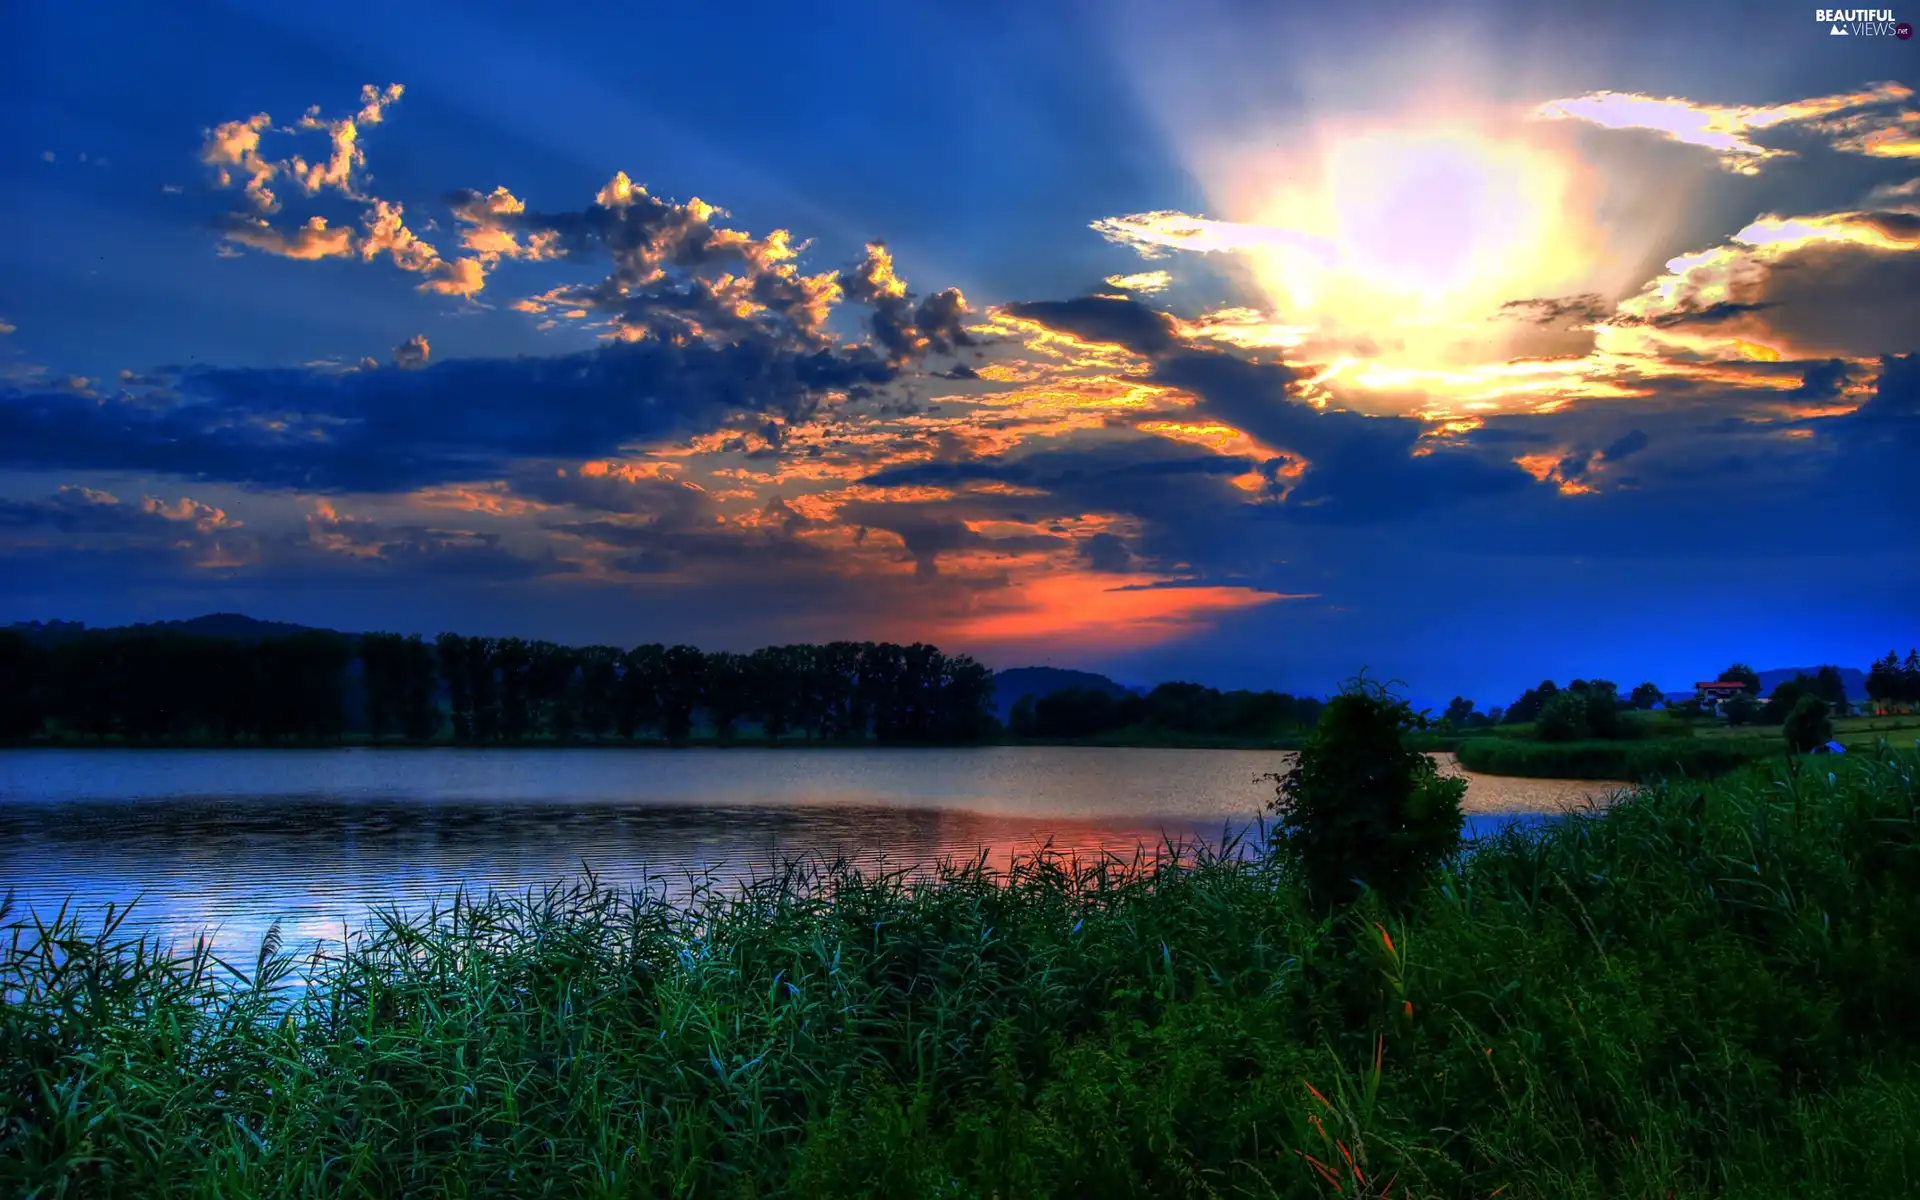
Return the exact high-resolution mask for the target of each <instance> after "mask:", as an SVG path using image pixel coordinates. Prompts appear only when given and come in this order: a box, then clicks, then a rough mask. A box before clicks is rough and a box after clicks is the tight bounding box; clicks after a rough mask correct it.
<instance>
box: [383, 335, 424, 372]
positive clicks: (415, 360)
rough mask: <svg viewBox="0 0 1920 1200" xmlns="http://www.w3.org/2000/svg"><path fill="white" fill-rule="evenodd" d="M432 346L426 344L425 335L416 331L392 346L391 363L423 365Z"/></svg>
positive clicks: (411, 365)
mask: <svg viewBox="0 0 1920 1200" xmlns="http://www.w3.org/2000/svg"><path fill="white" fill-rule="evenodd" d="M432 353H433V348H432V347H431V346H429V345H427V339H426V335H424V334H419V333H416V334H414V335H413V336H412V337H410V338H408V339H407V340H406V341H404V342H401V343H400V344H399V345H398V346H395V347H394V348H393V364H394V365H395V366H397V367H424V366H426V365H427V357H428V356H429V355H430V354H432Z"/></svg>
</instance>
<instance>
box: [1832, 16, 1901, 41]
mask: <svg viewBox="0 0 1920 1200" xmlns="http://www.w3.org/2000/svg"><path fill="white" fill-rule="evenodd" d="M1813 19H1814V20H1815V21H1817V22H1819V23H1820V24H1822V25H1825V26H1826V27H1827V36H1828V37H1889V36H1891V37H1897V38H1899V39H1900V40H1901V41H1903V42H1904V41H1906V40H1907V39H1908V38H1910V37H1912V36H1913V26H1912V25H1911V24H1909V23H1907V22H1906V21H1895V20H1894V17H1893V10H1892V9H1890V8H1816V9H1814V10H1813Z"/></svg>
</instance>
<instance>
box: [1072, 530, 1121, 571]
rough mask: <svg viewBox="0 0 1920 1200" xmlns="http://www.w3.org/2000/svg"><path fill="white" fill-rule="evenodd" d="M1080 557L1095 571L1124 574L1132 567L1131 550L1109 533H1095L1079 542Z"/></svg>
mask: <svg viewBox="0 0 1920 1200" xmlns="http://www.w3.org/2000/svg"><path fill="white" fill-rule="evenodd" d="M1080 558H1081V560H1082V561H1083V562H1085V563H1086V564H1087V566H1089V567H1091V568H1093V569H1094V570H1096V571H1111V572H1113V573H1115V574H1124V573H1126V572H1128V571H1131V570H1132V569H1133V565H1134V564H1133V552H1132V551H1131V550H1128V549H1127V544H1126V542H1124V541H1122V540H1121V539H1120V538H1119V537H1117V536H1115V535H1114V534H1111V533H1096V534H1094V535H1093V536H1092V537H1090V538H1087V539H1086V540H1085V541H1083V542H1081V543H1080Z"/></svg>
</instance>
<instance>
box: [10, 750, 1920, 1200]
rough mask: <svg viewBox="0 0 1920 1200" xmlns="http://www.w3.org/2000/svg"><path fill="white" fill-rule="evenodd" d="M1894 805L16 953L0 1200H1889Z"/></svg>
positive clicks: (1901, 929)
mask: <svg viewBox="0 0 1920 1200" xmlns="http://www.w3.org/2000/svg"><path fill="white" fill-rule="evenodd" d="M1917 775H1920V761H1917V760H1916V756H1915V754H1914V752H1912V751H1895V750H1891V749H1888V748H1887V747H1885V746H1882V747H1880V748H1879V750H1878V751H1877V752H1874V753H1869V754H1857V755H1849V756H1846V758H1844V759H1840V760H1834V761H1831V762H1828V761H1817V760H1804V761H1803V762H1802V763H1800V764H1789V763H1786V762H1783V761H1775V762H1771V763H1764V764H1757V765H1754V766H1751V767H1747V768H1744V769H1742V770H1741V771H1740V772H1738V773H1736V774H1734V775H1731V776H1728V777H1725V778H1722V779H1720V780H1717V781H1714V782H1712V783H1693V782H1688V781H1685V780H1674V781H1669V782H1665V783H1662V784H1659V785H1654V786H1647V787H1642V788H1640V789H1638V790H1637V791H1635V792H1634V793H1633V794H1632V795H1631V796H1628V797H1625V798H1623V799H1622V800H1621V801H1620V802H1618V803H1616V804H1615V805H1613V806H1611V807H1610V808H1608V809H1607V810H1605V811H1604V812H1602V811H1595V812H1591V813H1581V814H1575V815H1573V816H1572V817H1570V818H1569V819H1567V820H1566V821H1563V822H1560V823H1557V824H1553V825H1550V826H1547V827H1545V828H1544V829H1542V830H1539V831H1534V832H1525V833H1523V832H1509V833H1507V834H1505V835H1502V836H1501V837H1499V838H1497V839H1494V840H1491V841H1489V842H1485V843H1482V844H1481V845H1480V846H1479V847H1478V849H1477V851H1476V852H1475V853H1473V854H1471V855H1462V856H1460V857H1459V858H1458V859H1457V860H1456V861H1455V862H1453V863H1452V864H1451V865H1450V866H1449V867H1447V868H1446V869H1445V870H1443V871H1441V872H1440V873H1438V874H1437V875H1436V877H1435V878H1434V880H1433V881H1432V884H1431V886H1430V887H1429V888H1428V890H1427V891H1426V893H1425V894H1424V895H1423V896H1422V898H1421V899H1420V900H1419V901H1418V903H1416V904H1415V905H1413V906H1412V907H1411V908H1410V909H1408V910H1406V911H1404V912H1397V913H1396V912H1389V911H1387V910H1385V909H1383V908H1381V907H1380V906H1378V905H1377V904H1376V903H1375V902H1374V901H1373V900H1372V899H1371V898H1363V899H1362V901H1361V902H1360V904H1359V905H1358V906H1356V907H1355V908H1354V909H1352V910H1350V911H1346V912H1343V913H1339V914H1334V915H1328V914H1324V913H1319V912H1315V911H1311V910H1309V909H1308V908H1307V906H1306V905H1305V903H1304V902H1303V901H1302V900H1301V899H1300V896H1301V892H1300V890H1299V888H1298V887H1297V886H1296V880H1295V876H1294V874H1293V868H1292V866H1291V865H1290V864H1289V863H1288V862H1286V861H1285V860H1284V859H1283V858H1281V857H1278V856H1264V855H1260V854H1247V853H1239V852H1236V850H1235V848H1234V847H1228V849H1227V850H1226V851H1225V852H1213V851H1209V850H1207V849H1205V848H1204V847H1198V848H1184V849H1183V850H1182V852H1181V853H1178V854H1166V855H1162V856H1160V857H1159V858H1158V859H1157V860H1156V859H1151V858H1147V857H1141V858H1138V859H1135V860H1133V861H1128V862H1122V861H1119V860H1115V859H1106V860H1100V861H1092V862H1076V861H1074V860H1072V859H1069V858H1064V857H1062V856H1060V855H1057V854H1051V853H1041V854H1038V855H1035V856H1033V857H1030V858H1026V859H1022V860H1020V861H1018V862H1016V863H1015V865H1014V867H1013V868H1012V869H1011V870H1010V871H1006V872H998V871H994V870H990V869H988V868H987V866H986V864H985V863H984V862H975V863H959V864H947V865H945V866H944V867H943V868H942V869H941V870H940V871H939V872H937V873H936V874H935V875H934V876H932V877H930V878H914V877H912V876H910V875H908V874H906V873H894V874H885V875H870V874H861V873H859V872H857V871H853V870H850V869H848V868H847V867H846V866H845V864H831V863H824V864H800V863H792V864H788V865H787V866H786V867H785V868H784V869H783V870H780V871H778V872H775V873H772V874H770V875H768V876H767V877H765V878H762V879H759V880H756V881H753V882H751V883H749V884H747V885H745V886H740V887H736V888H711V889H705V890H698V891H696V894H695V895H694V896H693V898H692V899H691V900H684V899H683V900H679V901H676V902H669V901H668V900H666V899H665V898H664V897H662V896H658V895H653V894H650V893H644V892H638V891H630V892H624V893H623V892H619V891H615V890H613V889H610V888H607V887H605V886H603V885H602V884H601V883H600V882H599V881H598V880H595V879H593V878H592V877H591V876H586V877H583V878H582V879H581V880H579V881H578V882H577V883H574V884H572V885H569V886H566V887H557V888H554V889H551V890H548V891H545V892H541V893H532V894H526V895H520V896H500V895H488V896H476V897H468V896H462V897H458V898H456V899H455V900H454V901H453V902H452V903H450V904H449V905H447V906H446V907H443V908H439V909H436V910H433V911H430V912H425V913H412V914H409V913H401V912H387V913H384V914H383V915H382V917H381V919H380V920H379V921H378V922H376V923H375V924H374V926H373V927H372V928H370V929H368V930H367V931H365V933H364V934H363V935H361V936H359V937H357V938H356V939H354V941H353V942H352V943H350V944H349V945H348V946H347V947H346V948H345V949H344V950H343V951H339V952H329V953H325V954H322V953H319V952H305V951H301V952H296V951H295V950H293V949H291V948H288V947H284V946H281V945H279V944H278V939H277V938H274V937H269V938H268V940H267V944H266V945H263V946H262V947H261V949H260V953H259V955H258V956H257V957H256V959H255V961H253V962H247V963H227V962H221V961H219V960H218V959H216V958H214V957H213V955H212V954H211V952H210V951H208V950H207V949H206V948H205V947H204V946H202V947H199V948H197V949H194V950H190V951H186V952H182V953H178V954H175V953H170V952H166V951H162V950H160V949H158V948H156V947H155V946H153V945H152V944H150V943H148V942H144V941H142V940H141V939H139V938H137V937H133V936H132V935H130V934H126V933H124V932H122V930H123V929H124V928H125V926H124V925H122V924H120V923H119V920H120V918H121V917H122V916H123V914H114V916H113V918H111V919H109V920H106V921H104V922H102V921H96V922H94V923H93V924H92V925H86V924H83V922H82V921H81V920H80V918H79V917H78V916H77V915H75V914H71V913H62V914H58V915H56V916H55V917H52V918H49V919H46V920H40V919H37V918H35V917H34V916H32V915H28V914H21V913H18V912H9V913H7V914H6V915H5V916H4V917H3V918H0V920H3V921H4V922H5V923H6V928H5V936H4V937H0V943H3V944H4V949H3V950H0V989H3V990H4V1002H3V1004H0V1046H3V1048H4V1053H0V1073H3V1077H0V1194H7V1195H20V1196H27V1197H36V1198H38V1197H56V1196H84V1197H94V1196H139V1197H143V1198H158V1197H173V1196H183V1197H184V1196H195V1197H199V1196H207V1197H211V1196H222V1197H230V1196H262V1197H279V1196H318V1195H327V1196H352V1197H359V1196H365V1197H380V1198H382V1200H384V1198H387V1197H398V1196H428V1195H436V1196H437V1195H448V1196H468V1197H479V1196H503V1197H505V1196H511V1197H539V1196H568V1197H614V1196H646V1197H654V1196H702V1197H705V1196H711V1197H749V1196H887V1197H911V1196H981V1197H989V1196H997V1197H1006V1198H1011V1197H1026V1196H1083V1195H1099V1196H1221V1197H1268V1196H1287V1197H1310V1196H1329V1195H1340V1196H1383V1195H1391V1196H1396V1197H1414V1198H1418V1197H1429V1196H1430V1197H1492V1196H1500V1197H1506V1198H1515V1197H1554V1198H1556V1200H1558V1198H1562V1197H1596V1198H1597V1197H1609V1198H1617V1197H1639V1196H1646V1197H1662V1198H1664V1197H1676V1198H1679V1197H1706V1196H1741V1197H1771V1196H1779V1197H1795V1198H1802V1197H1811V1196H1835V1195H1842V1194H1852V1195H1858V1196H1898V1195H1913V1194H1920V1056H1916V1042H1917V1041H1920V998H1917V997H1916V985H1917V984H1920V973H1916V971H1915V968H1914V966H1913V960H1914V956H1915V953H1916V951H1920V790H1916V776H1917ZM296 976H304V977H305V978H306V979H307V981H308V982H309V983H310V985H311V986H305V987H295V986H294V985H293V984H292V983H291V982H290V981H291V980H293V979H294V978H295V977H296Z"/></svg>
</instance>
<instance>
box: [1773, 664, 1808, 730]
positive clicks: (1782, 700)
mask: <svg viewBox="0 0 1920 1200" xmlns="http://www.w3.org/2000/svg"><path fill="white" fill-rule="evenodd" d="M1814 694H1815V693H1814V687H1813V680H1811V679H1809V678H1808V677H1807V674H1806V672H1804V671H1802V672H1800V673H1798V674H1796V675H1795V676H1794V677H1793V678H1792V679H1785V680H1782V681H1781V682H1780V683H1779V685H1778V686H1776V687H1775V688H1774V689H1773V695H1771V696H1768V697H1767V702H1766V703H1765V704H1764V705H1762V706H1761V708H1760V716H1759V723H1760V724H1762V725H1783V724H1785V723H1786V720H1787V715H1788V714H1789V713H1791V712H1793V710H1794V706H1795V705H1797V704H1799V703H1800V700H1801V698H1802V697H1804V696H1811V695H1814Z"/></svg>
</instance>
